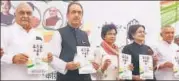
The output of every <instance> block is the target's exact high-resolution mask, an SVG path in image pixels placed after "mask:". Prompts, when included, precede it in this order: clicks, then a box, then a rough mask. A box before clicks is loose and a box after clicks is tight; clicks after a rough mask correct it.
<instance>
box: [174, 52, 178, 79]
mask: <svg viewBox="0 0 179 81" xmlns="http://www.w3.org/2000/svg"><path fill="white" fill-rule="evenodd" d="M173 64H174V66H173V72H174V77H175V78H178V79H179V52H177V55H176V56H174V59H173Z"/></svg>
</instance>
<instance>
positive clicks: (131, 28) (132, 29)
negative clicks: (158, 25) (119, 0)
mask: <svg viewBox="0 0 179 81" xmlns="http://www.w3.org/2000/svg"><path fill="white" fill-rule="evenodd" d="M139 27H143V28H144V30H145V26H144V25H140V24H137V25H131V26H129V30H128V32H127V33H128V36H127V37H128V39H130V40H134V38H133V35H134V34H135V33H136V31H137V29H138V28H139Z"/></svg>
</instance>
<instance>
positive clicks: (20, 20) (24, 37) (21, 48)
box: [1, 3, 57, 80]
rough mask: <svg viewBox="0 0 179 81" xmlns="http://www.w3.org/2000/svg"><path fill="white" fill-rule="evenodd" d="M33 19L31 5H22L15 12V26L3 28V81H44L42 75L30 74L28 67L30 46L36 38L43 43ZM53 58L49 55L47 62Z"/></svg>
mask: <svg viewBox="0 0 179 81" xmlns="http://www.w3.org/2000/svg"><path fill="white" fill-rule="evenodd" d="M31 17H32V8H31V7H30V5H29V4H27V3H20V4H19V5H18V6H17V9H16V11H15V24H14V25H12V26H10V27H8V28H1V43H2V44H1V50H2V51H3V52H2V53H3V55H2V56H1V80H42V78H41V75H38V74H28V69H27V65H26V64H27V63H28V61H29V58H30V59H31V55H32V53H30V52H29V50H30V48H29V44H31V43H32V42H33V41H34V38H36V37H41V38H42V41H43V36H42V35H41V34H40V32H38V31H36V30H35V29H33V28H32V26H31ZM35 40H37V39H35ZM54 43H57V42H54ZM52 49H54V48H52ZM53 53H54V52H53ZM52 58H53V57H52V54H51V53H48V56H47V61H46V62H48V63H50V62H51V60H52Z"/></svg>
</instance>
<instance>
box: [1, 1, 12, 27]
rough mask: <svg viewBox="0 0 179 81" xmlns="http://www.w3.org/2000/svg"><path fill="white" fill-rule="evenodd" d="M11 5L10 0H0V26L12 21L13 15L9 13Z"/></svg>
mask: <svg viewBox="0 0 179 81" xmlns="http://www.w3.org/2000/svg"><path fill="white" fill-rule="evenodd" d="M11 6H12V5H11V1H10V0H2V1H1V13H0V14H1V26H2V25H4V26H7V25H11V24H12V23H13V19H14V15H12V14H10V9H11Z"/></svg>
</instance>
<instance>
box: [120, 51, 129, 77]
mask: <svg viewBox="0 0 179 81" xmlns="http://www.w3.org/2000/svg"><path fill="white" fill-rule="evenodd" d="M130 64H131V55H128V54H121V55H120V56H119V78H120V79H122V80H132V71H131V70H130V69H129V65H130Z"/></svg>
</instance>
